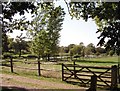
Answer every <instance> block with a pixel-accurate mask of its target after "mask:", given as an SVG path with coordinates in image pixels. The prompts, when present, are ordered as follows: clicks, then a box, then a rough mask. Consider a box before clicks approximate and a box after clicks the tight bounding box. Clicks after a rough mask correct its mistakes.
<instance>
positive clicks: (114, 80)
mask: <svg viewBox="0 0 120 91" xmlns="http://www.w3.org/2000/svg"><path fill="white" fill-rule="evenodd" d="M111 88H112V89H116V88H117V66H116V65H114V66H112V71H111Z"/></svg>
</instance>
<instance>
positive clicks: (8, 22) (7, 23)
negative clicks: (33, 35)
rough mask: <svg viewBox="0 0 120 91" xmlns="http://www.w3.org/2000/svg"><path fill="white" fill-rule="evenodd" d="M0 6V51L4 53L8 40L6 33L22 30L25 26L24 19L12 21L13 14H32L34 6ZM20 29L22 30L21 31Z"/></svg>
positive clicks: (6, 49)
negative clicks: (0, 31)
mask: <svg viewBox="0 0 120 91" xmlns="http://www.w3.org/2000/svg"><path fill="white" fill-rule="evenodd" d="M0 3H1V5H2V16H0V18H1V20H0V21H1V22H2V24H3V26H2V47H3V48H2V49H3V52H4V51H8V47H7V46H8V40H7V35H6V33H7V32H12V31H13V30H15V29H19V30H23V28H24V27H23V25H24V24H27V25H28V23H27V21H26V22H23V21H24V20H25V18H22V19H18V20H14V19H13V17H14V15H15V14H17V13H19V15H24V14H25V12H26V11H27V12H29V10H31V12H30V13H33V11H34V10H35V8H36V7H35V5H34V3H32V2H10V3H7V2H0ZM21 27H22V29H21Z"/></svg>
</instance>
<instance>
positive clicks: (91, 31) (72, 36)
mask: <svg viewBox="0 0 120 91" xmlns="http://www.w3.org/2000/svg"><path fill="white" fill-rule="evenodd" d="M59 5H61V6H62V7H63V8H64V10H65V12H66V15H65V19H64V22H63V26H62V28H63V29H62V30H61V32H60V35H61V37H60V39H59V40H60V46H68V45H69V44H79V43H80V42H83V43H84V44H85V45H88V44H89V43H93V44H94V45H95V46H96V45H97V43H98V41H99V40H98V39H97V37H98V36H99V34H96V31H97V26H96V24H95V22H94V21H93V20H92V19H89V20H88V21H87V22H85V21H84V20H82V19H80V20H77V19H75V18H74V19H71V16H70V15H69V14H68V11H67V6H66V4H65V3H64V2H61V1H57V3H56V6H59ZM18 17H19V16H17V15H16V17H15V18H18ZM27 17H28V18H30V17H29V14H27ZM17 34H19V35H20V33H18V31H14V32H13V34H10V35H11V36H12V37H15V36H16V35H17ZM24 35H25V34H24Z"/></svg>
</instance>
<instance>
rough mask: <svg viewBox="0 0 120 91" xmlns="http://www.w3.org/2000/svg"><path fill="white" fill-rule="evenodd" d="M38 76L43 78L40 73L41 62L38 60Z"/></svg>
mask: <svg viewBox="0 0 120 91" xmlns="http://www.w3.org/2000/svg"><path fill="white" fill-rule="evenodd" d="M38 75H39V76H41V73H40V60H38Z"/></svg>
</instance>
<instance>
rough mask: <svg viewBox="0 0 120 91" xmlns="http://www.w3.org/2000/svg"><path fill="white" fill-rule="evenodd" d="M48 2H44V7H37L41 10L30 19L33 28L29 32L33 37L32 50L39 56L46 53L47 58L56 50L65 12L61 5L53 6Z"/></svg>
mask: <svg viewBox="0 0 120 91" xmlns="http://www.w3.org/2000/svg"><path fill="white" fill-rule="evenodd" d="M48 4H49V5H47V4H46V3H45V5H46V6H45V7H43V8H39V9H41V10H40V11H38V12H37V15H36V16H35V18H34V20H33V21H32V28H33V29H31V30H30V34H31V35H32V37H33V46H32V49H33V52H34V53H35V54H37V56H38V57H39V58H40V57H41V56H43V55H45V54H46V55H47V56H48V60H49V57H50V55H51V54H55V53H56V52H57V51H58V43H59V40H58V39H59V37H60V34H59V32H60V30H61V26H62V21H63V19H64V18H63V17H64V14H65V13H64V11H63V9H62V8H61V7H56V8H54V7H53V5H52V3H48ZM41 7H42V6H41ZM39 9H38V10H39Z"/></svg>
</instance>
